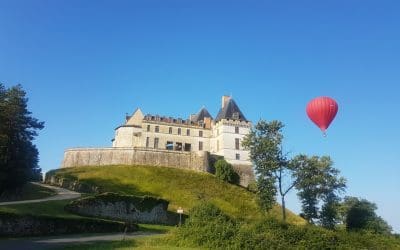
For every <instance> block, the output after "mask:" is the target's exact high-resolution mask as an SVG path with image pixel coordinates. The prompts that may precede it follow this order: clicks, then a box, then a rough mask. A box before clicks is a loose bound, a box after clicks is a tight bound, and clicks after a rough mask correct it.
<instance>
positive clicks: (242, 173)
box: [232, 164, 255, 187]
mask: <svg viewBox="0 0 400 250" xmlns="http://www.w3.org/2000/svg"><path fill="white" fill-rule="evenodd" d="M232 167H233V169H234V170H235V172H236V173H237V174H238V175H239V177H240V179H239V185H240V186H243V187H247V186H248V185H249V184H250V182H252V181H255V176H254V172H253V166H251V165H236V164H232Z"/></svg>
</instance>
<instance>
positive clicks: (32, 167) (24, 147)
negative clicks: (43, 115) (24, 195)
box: [0, 84, 44, 195]
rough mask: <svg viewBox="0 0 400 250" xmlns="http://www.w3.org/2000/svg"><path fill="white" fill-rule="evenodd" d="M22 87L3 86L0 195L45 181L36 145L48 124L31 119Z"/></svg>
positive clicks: (0, 86) (0, 89)
mask: <svg viewBox="0 0 400 250" xmlns="http://www.w3.org/2000/svg"><path fill="white" fill-rule="evenodd" d="M27 102H28V99H27V98H26V92H25V91H24V90H23V89H22V86H21V85H16V86H13V87H10V88H6V87H5V86H4V85H3V84H0V195H1V194H2V193H4V192H5V191H10V190H15V189H18V188H19V187H21V186H23V185H24V184H25V183H27V182H28V181H31V180H39V179H40V178H41V169H40V168H39V166H38V150H37V148H36V146H35V145H34V144H33V142H32V141H33V140H34V138H35V137H36V136H37V135H38V134H37V131H38V130H41V129H43V127H44V123H43V122H40V121H38V120H37V119H36V118H34V117H32V116H31V112H30V111H29V110H28V106H27Z"/></svg>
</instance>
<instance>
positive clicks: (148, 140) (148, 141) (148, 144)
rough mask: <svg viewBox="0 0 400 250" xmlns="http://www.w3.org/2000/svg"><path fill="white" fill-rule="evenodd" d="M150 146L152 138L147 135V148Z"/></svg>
mask: <svg viewBox="0 0 400 250" xmlns="http://www.w3.org/2000/svg"><path fill="white" fill-rule="evenodd" d="M149 146H150V138H149V137H146V148H148V147H149Z"/></svg>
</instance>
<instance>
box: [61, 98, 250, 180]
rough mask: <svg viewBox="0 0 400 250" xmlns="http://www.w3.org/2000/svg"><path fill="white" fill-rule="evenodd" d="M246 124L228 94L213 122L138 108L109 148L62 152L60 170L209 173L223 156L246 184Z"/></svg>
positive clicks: (199, 116) (202, 116) (198, 116)
mask: <svg viewBox="0 0 400 250" xmlns="http://www.w3.org/2000/svg"><path fill="white" fill-rule="evenodd" d="M251 126H252V124H251V122H250V121H249V120H247V119H246V117H245V116H244V115H243V113H242V111H241V110H240V108H239V107H238V105H237V104H236V102H235V101H234V100H233V99H232V98H231V97H230V96H222V103H221V109H220V110H219V112H218V114H217V116H216V118H215V119H214V118H213V117H212V116H211V115H210V113H209V112H208V111H207V109H206V108H202V109H201V110H200V111H199V112H198V113H197V114H193V115H190V117H188V119H181V118H172V117H165V116H159V115H149V114H148V115H144V114H143V113H142V111H141V110H140V109H139V108H138V109H136V111H135V112H134V113H133V114H132V115H131V116H126V120H125V123H124V124H123V125H121V126H119V127H117V128H116V129H115V138H114V139H113V140H112V147H110V148H73V149H67V150H66V151H65V154H64V161H63V163H62V167H77V166H89V165H93V166H105V165H150V166H164V167H175V168H183V169H192V170H197V171H209V170H210V169H209V162H210V157H215V156H223V157H224V159H225V160H226V161H228V162H229V163H231V164H232V165H233V166H234V168H235V171H236V172H237V173H238V174H239V176H240V183H241V185H243V186H247V184H248V183H249V181H250V180H252V179H254V173H253V170H252V163H251V161H250V159H249V152H248V151H247V150H245V149H244V148H243V147H242V145H241V144H242V143H241V142H242V140H243V138H244V137H245V136H246V135H247V134H248V133H249V131H250V128H251Z"/></svg>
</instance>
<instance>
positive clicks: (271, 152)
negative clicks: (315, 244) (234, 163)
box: [243, 120, 392, 234]
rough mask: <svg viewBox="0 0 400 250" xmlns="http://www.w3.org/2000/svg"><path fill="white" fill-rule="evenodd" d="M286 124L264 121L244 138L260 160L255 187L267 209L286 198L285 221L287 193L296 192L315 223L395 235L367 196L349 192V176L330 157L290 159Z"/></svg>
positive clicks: (252, 154) (256, 160)
mask: <svg viewBox="0 0 400 250" xmlns="http://www.w3.org/2000/svg"><path fill="white" fill-rule="evenodd" d="M283 127H284V125H283V123H281V122H279V121H271V122H267V121H264V120H261V121H259V122H258V123H257V124H256V125H255V126H254V128H252V130H251V132H250V134H249V135H247V137H246V138H245V139H244V141H243V146H244V147H245V148H246V149H248V150H249V151H250V158H251V160H252V161H253V163H254V165H255V172H256V176H257V181H256V183H255V186H256V187H255V191H256V193H257V196H258V200H259V203H260V206H261V207H262V208H263V209H264V210H267V211H268V210H269V209H271V208H272V206H273V204H274V203H275V202H276V197H277V196H279V197H280V198H281V204H282V214H283V221H285V220H286V215H285V214H286V209H285V197H286V195H287V194H288V193H289V192H290V191H291V190H293V189H294V190H296V191H297V196H298V198H299V199H300V201H301V208H302V213H301V216H302V217H303V218H304V219H305V220H307V221H308V222H309V223H310V224H317V225H320V226H322V227H324V228H327V229H336V228H338V227H346V228H347V229H348V230H369V231H371V232H374V233H381V234H390V233H391V231H392V228H391V227H390V226H389V225H388V224H387V223H386V222H385V221H384V220H383V219H382V218H381V217H379V216H377V215H376V213H375V210H376V209H377V207H376V205H375V204H374V203H372V202H369V201H367V200H364V199H359V198H355V197H345V198H344V199H343V195H344V193H345V190H346V179H345V178H344V177H342V176H340V171H339V170H338V169H336V168H334V167H333V161H332V160H331V158H330V157H329V156H322V157H320V156H307V155H304V154H301V155H297V156H294V157H292V158H289V156H288V154H287V153H286V152H284V150H283V145H282V142H283V138H284V136H283V133H282V129H283Z"/></svg>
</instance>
